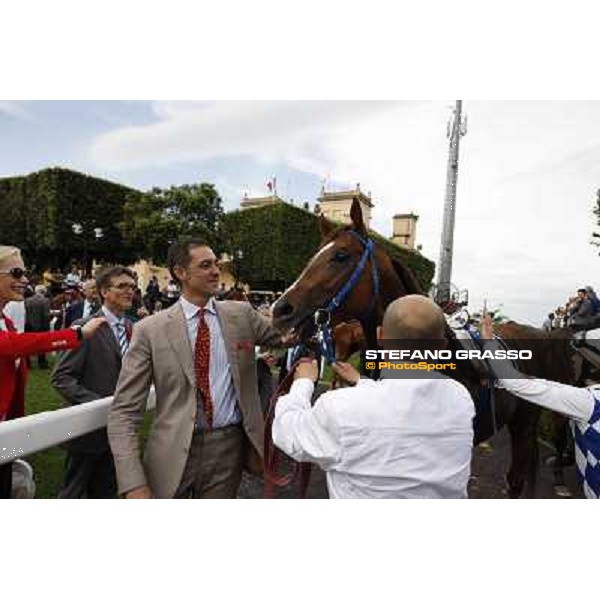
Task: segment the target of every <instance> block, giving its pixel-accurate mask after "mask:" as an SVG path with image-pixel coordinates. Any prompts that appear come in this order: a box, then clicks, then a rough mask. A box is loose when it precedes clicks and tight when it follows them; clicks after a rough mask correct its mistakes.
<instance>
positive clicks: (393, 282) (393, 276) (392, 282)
mask: <svg viewBox="0 0 600 600" xmlns="http://www.w3.org/2000/svg"><path fill="white" fill-rule="evenodd" d="M379 277H380V282H379V283H380V288H379V296H380V304H381V311H382V314H383V311H385V309H386V308H387V307H388V305H389V304H391V303H392V302H393V301H394V300H397V299H398V298H400V296H403V295H404V294H406V290H405V289H404V286H403V285H402V281H401V280H400V277H399V276H398V273H396V270H395V269H394V266H393V265H392V264H391V263H389V265H386V268H384V269H380V271H379Z"/></svg>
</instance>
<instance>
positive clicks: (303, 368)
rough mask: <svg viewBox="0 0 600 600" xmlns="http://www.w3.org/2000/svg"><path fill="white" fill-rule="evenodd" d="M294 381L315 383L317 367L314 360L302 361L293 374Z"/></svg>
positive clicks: (317, 377)
mask: <svg viewBox="0 0 600 600" xmlns="http://www.w3.org/2000/svg"><path fill="white" fill-rule="evenodd" d="M296 379H310V380H311V381H313V382H315V383H316V382H317V381H318V379H319V365H318V363H317V361H316V360H314V359H313V360H311V361H308V360H307V361H303V362H301V363H300V364H299V365H298V366H297V367H296V372H295V373H294V380H296Z"/></svg>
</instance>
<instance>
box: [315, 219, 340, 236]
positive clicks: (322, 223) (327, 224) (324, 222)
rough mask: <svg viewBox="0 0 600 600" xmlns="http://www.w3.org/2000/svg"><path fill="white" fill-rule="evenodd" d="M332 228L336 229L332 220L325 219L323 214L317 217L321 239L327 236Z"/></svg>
mask: <svg viewBox="0 0 600 600" xmlns="http://www.w3.org/2000/svg"><path fill="white" fill-rule="evenodd" d="M334 229H336V224H335V223H334V222H333V221H330V220H329V219H326V218H325V217H324V216H323V215H321V216H320V217H319V232H320V234H321V239H322V240H324V239H325V238H327V237H329V236H330V235H331V233H332V232H333V230H334Z"/></svg>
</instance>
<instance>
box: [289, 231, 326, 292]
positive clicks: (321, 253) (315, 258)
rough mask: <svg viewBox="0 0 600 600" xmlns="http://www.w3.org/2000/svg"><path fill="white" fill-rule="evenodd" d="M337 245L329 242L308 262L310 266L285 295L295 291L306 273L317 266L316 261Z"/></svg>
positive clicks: (305, 268)
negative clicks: (313, 266)
mask: <svg viewBox="0 0 600 600" xmlns="http://www.w3.org/2000/svg"><path fill="white" fill-rule="evenodd" d="M334 245H335V242H329V243H328V244H325V245H324V246H323V247H322V248H321V249H320V250H319V251H318V252H317V253H316V254H315V255H314V256H313V257H312V258H311V259H310V261H309V262H308V264H307V265H306V267H304V270H303V271H302V273H300V275H299V276H298V278H297V279H296V281H294V283H292V285H290V287H289V288H288V289H287V290H286V291H285V293H284V295H285V294H287V293H288V292H289V291H291V290H293V289H294V288H295V287H296V286H297V285H298V282H299V281H300V280H301V279H302V278H303V277H304V275H305V273H306V272H307V271H308V270H309V269H310V268H311V266H312V265H314V264H315V261H316V260H317V259H318V258H319V257H320V256H322V255H323V254H324V253H325V252H327V250H329V249H331V248H333V246H334Z"/></svg>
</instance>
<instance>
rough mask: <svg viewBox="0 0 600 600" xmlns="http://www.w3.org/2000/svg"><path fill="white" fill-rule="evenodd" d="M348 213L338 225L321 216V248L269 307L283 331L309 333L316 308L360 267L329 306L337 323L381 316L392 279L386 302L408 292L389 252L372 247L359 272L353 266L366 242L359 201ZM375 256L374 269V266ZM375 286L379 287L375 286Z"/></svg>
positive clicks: (356, 265)
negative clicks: (335, 304)
mask: <svg viewBox="0 0 600 600" xmlns="http://www.w3.org/2000/svg"><path fill="white" fill-rule="evenodd" d="M350 217H351V219H352V224H351V225H347V226H343V227H336V226H335V225H334V224H333V223H331V222H330V221H327V220H326V219H324V218H323V217H321V218H320V219H319V227H320V230H321V245H320V247H319V249H318V250H317V252H316V254H315V255H314V256H313V257H312V258H311V259H310V260H309V262H308V264H307V265H306V267H305V268H304V270H303V271H302V273H301V274H300V276H299V277H298V279H297V280H296V281H295V282H294V283H293V284H292V285H291V286H290V287H289V288H288V289H287V290H286V291H285V293H284V294H283V295H282V296H281V298H279V300H278V301H277V302H276V303H275V304H274V306H273V323H274V325H275V326H276V327H278V328H279V329H281V330H283V331H289V330H291V329H295V330H296V333H297V334H298V335H299V336H300V338H301V339H305V338H306V337H308V336H310V335H311V334H312V333H313V332H314V329H315V326H314V323H313V315H314V314H315V312H316V311H317V310H318V309H322V308H325V307H326V306H327V305H328V304H329V302H330V301H331V300H332V299H333V298H335V297H336V295H337V294H338V293H339V292H340V290H342V288H343V287H344V285H345V284H347V283H348V281H349V280H350V279H351V278H352V277H353V274H354V273H355V272H360V274H359V275H358V276H357V279H356V282H355V283H354V284H353V285H352V287H351V289H350V291H349V292H348V294H347V295H346V296H345V297H344V298H343V301H342V302H341V304H340V306H339V307H336V308H335V309H333V310H332V311H331V312H332V313H334V314H333V319H334V321H335V322H340V321H349V320H351V319H359V320H364V319H365V318H366V316H367V315H370V314H373V315H375V317H374V318H375V319H376V320H378V319H380V317H381V313H382V308H385V305H387V302H383V300H386V299H385V298H383V296H384V295H386V294H387V295H388V296H389V295H390V289H391V288H390V285H391V284H390V280H392V279H394V281H395V282H396V283H395V285H396V287H395V288H393V293H395V296H394V297H392V298H390V299H389V301H391V300H393V299H395V297H398V296H400V295H402V294H403V293H407V290H405V289H404V288H403V284H402V282H401V276H400V275H399V273H398V272H397V269H396V268H395V265H393V264H392V261H391V260H390V258H389V257H388V256H387V254H386V253H385V252H384V251H383V250H382V249H380V248H378V247H376V246H375V247H374V249H373V251H372V252H373V254H372V255H371V254H367V256H366V262H365V264H364V268H363V269H362V271H357V267H358V265H359V263H360V261H361V258H362V257H363V255H364V253H365V248H366V243H367V241H368V233H367V229H366V227H365V224H364V221H363V217H362V210H361V208H360V204H359V202H358V201H357V200H354V201H353V203H352V208H351V210H350ZM369 243H370V242H369ZM374 257H375V264H376V269H375V271H376V274H375V273H374V269H373V260H374ZM411 277H412V275H411ZM375 279H377V283H376V282H375ZM413 280H414V278H413ZM416 285H417V286H418V284H416ZM377 286H379V289H378V290H377V289H376V287H377ZM402 290H404V291H402ZM411 293H412V290H411ZM384 304H385V305H384Z"/></svg>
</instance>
